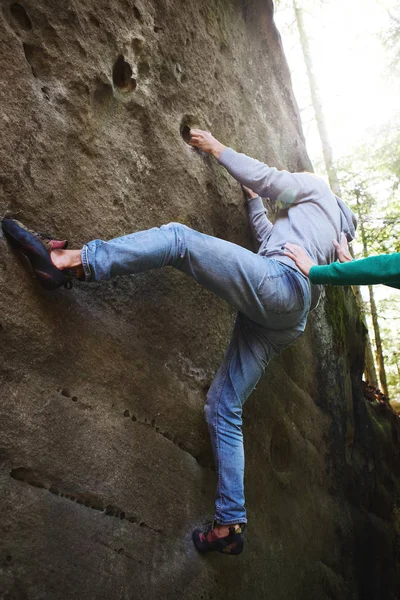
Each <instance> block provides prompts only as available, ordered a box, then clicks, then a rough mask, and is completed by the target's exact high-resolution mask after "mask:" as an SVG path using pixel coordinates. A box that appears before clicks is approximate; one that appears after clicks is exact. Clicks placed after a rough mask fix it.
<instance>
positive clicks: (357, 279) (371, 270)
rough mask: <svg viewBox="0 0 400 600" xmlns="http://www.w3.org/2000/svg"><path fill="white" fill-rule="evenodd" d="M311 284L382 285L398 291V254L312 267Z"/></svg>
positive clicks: (399, 283) (399, 275)
mask: <svg viewBox="0 0 400 600" xmlns="http://www.w3.org/2000/svg"><path fill="white" fill-rule="evenodd" d="M309 277H310V280H311V281H312V283H330V284H331V285H373V284H376V283H383V284H384V285H389V286H390V287H394V288H399V289H400V253H397V254H380V255H379V256H369V257H368V258H361V259H360V260H353V261H352V262H346V263H337V262H335V263H331V264H330V265H326V266H325V265H323V266H317V265H315V266H313V267H311V269H310V274H309Z"/></svg>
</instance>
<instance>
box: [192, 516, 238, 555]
mask: <svg viewBox="0 0 400 600" xmlns="http://www.w3.org/2000/svg"><path fill="white" fill-rule="evenodd" d="M245 528H246V525H245V524H244V523H240V524H239V526H237V525H236V527H235V526H234V525H232V526H231V527H229V534H228V535H227V536H225V537H218V536H217V533H216V529H215V528H213V524H210V526H209V527H208V529H206V530H204V531H203V530H202V529H195V530H194V531H193V535H192V539H193V543H194V545H195V546H196V548H197V550H198V551H199V552H201V553H202V554H204V553H206V552H213V551H216V552H222V553H223V554H231V555H233V554H240V553H241V552H242V550H243V545H244V542H243V535H242V534H243V531H244V530H245Z"/></svg>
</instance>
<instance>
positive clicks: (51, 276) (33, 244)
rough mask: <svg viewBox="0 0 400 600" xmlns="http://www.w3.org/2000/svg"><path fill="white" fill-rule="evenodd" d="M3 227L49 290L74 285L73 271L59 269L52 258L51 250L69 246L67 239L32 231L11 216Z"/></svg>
mask: <svg viewBox="0 0 400 600" xmlns="http://www.w3.org/2000/svg"><path fill="white" fill-rule="evenodd" d="M2 228H3V232H4V235H5V237H6V238H7V240H8V242H9V244H10V246H12V247H13V248H14V249H15V250H18V251H19V252H21V254H22V255H23V256H24V257H25V259H27V261H28V262H29V265H30V267H31V269H32V271H33V274H34V277H35V278H36V279H37V280H38V282H39V283H40V285H41V286H42V287H44V288H45V289H47V290H55V289H56V288H58V287H60V286H61V285H63V286H64V287H66V288H68V289H70V288H71V287H72V281H71V279H72V274H71V272H69V271H62V270H60V269H57V267H56V266H55V265H54V264H53V263H52V260H51V258H50V252H51V250H58V249H65V248H66V247H67V245H68V242H67V240H54V239H53V238H52V237H51V236H49V235H47V234H44V233H37V232H36V231H32V230H30V229H28V228H27V227H25V225H23V224H22V223H20V222H19V221H17V220H16V219H11V218H9V217H6V218H5V219H3V222H2Z"/></svg>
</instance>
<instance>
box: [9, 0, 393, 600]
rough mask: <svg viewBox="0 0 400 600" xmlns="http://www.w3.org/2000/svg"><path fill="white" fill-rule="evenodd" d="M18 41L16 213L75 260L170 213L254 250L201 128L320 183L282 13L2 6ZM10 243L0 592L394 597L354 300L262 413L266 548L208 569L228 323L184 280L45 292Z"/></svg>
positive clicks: (380, 457) (37, 2)
mask: <svg viewBox="0 0 400 600" xmlns="http://www.w3.org/2000/svg"><path fill="white" fill-rule="evenodd" d="M0 42H1V47H0V63H1V73H2V77H1V82H0V86H1V88H0V97H1V113H0V119H1V127H0V132H1V145H0V152H1V162H0V164H1V174H0V185H1V196H0V211H1V214H2V215H4V214H7V213H8V214H12V215H15V216H17V217H18V218H20V219H21V220H22V221H24V222H26V223H27V224H31V225H32V226H34V227H35V228H37V229H40V230H44V231H50V232H54V234H56V235H58V236H68V238H69V239H70V243H71V246H72V247H74V246H80V245H81V244H82V243H83V242H85V241H87V240H89V239H92V238H95V237H100V238H106V239H107V238H110V237H113V236H115V235H120V234H123V233H128V232H131V231H134V230H137V229H142V228H148V227H151V226H158V225H160V224H162V223H167V222H169V221H180V222H182V223H185V224H187V225H189V226H192V227H195V228H198V229H200V230H202V231H205V232H207V233H210V234H213V235H217V236H220V237H224V238H226V239H229V240H231V241H234V242H238V243H241V244H243V245H245V246H247V247H251V240H250V237H249V231H248V226H247V222H246V215H245V212H244V209H243V200H242V196H241V193H240V191H239V189H238V186H237V185H236V184H235V182H233V181H232V180H231V179H230V178H229V176H228V175H227V174H226V173H225V172H224V171H223V170H222V169H221V168H219V167H218V165H216V164H215V163H214V162H212V161H211V160H209V159H208V158H206V159H204V158H202V157H201V156H199V155H198V154H197V153H196V152H194V151H193V150H191V149H190V148H189V147H188V146H187V145H186V144H185V143H184V141H183V139H182V137H181V135H180V131H181V129H182V127H183V126H184V125H186V124H189V125H199V126H201V127H206V128H210V129H211V130H212V131H213V132H214V133H215V134H216V135H217V137H220V138H221V140H223V141H224V142H225V143H227V144H229V145H232V146H233V147H235V148H236V149H238V150H243V151H245V152H247V153H248V154H250V155H253V156H257V157H259V158H261V159H263V160H266V161H268V162H269V163H271V164H273V165H275V166H277V167H281V168H283V167H285V168H288V169H290V170H303V169H307V168H309V167H310V165H309V162H308V158H307V155H306V151H305V147H304V141H303V137H302V133H301V129H300V125H299V119H298V114H297V109H296V106H295V102H294V99H293V96H292V91H291V84H290V78H289V75H288V71H287V66H286V64H285V60H284V57H283V54H282V49H281V45H280V40H279V35H278V33H277V32H276V30H275V27H274V25H273V21H272V5H271V3H270V2H266V1H264V0H263V1H261V0H258V1H257V0H255V1H252V2H240V1H239V0H236V1H233V2H231V1H228V0H202V1H201V2H199V1H196V0H187V1H185V2H183V0H153V1H151V2H144V1H143V2H136V3H134V2H133V0H107V1H106V0H97V1H96V2H94V1H93V0H85V1H82V2H76V1H72V0H68V1H65V2H61V0H57V1H54V0H23V1H22V2H21V3H15V2H14V3H13V2H10V1H9V0H4V1H3V2H2V4H1V16H0ZM0 251H1V254H0V267H1V270H0V278H1V284H0V306H1V325H0V340H1V349H2V352H1V367H0V376H1V396H2V400H1V403H0V431H1V437H0V488H1V495H0V506H1V520H0V597H1V598H5V599H6V598H7V599H11V598H13V599H29V600H30V599H32V600H38V599H44V598H46V599H47V598H51V599H52V600H58V599H60V600H63V599H66V598H77V599H79V600H81V599H82V600H83V599H85V600H86V599H87V600H91V599H102V598H107V599H110V600H114V599H115V600H116V599H126V600H128V599H131V598H149V599H156V598H157V599H159V598H162V599H165V600H169V599H171V600H172V599H177V598H181V599H188V598H190V599H193V600H206V599H216V598H222V597H224V598H225V597H227V598H231V599H232V600H239V599H243V598H246V599H251V600H253V599H264V598H269V599H271V600H287V599H288V598H293V599H296V600H303V599H304V600H314V599H315V600H321V599H325V598H327V599H328V598H329V599H331V600H333V599H335V600H343V599H344V598H352V599H353V598H360V600H367V599H369V598H371V599H372V598H374V599H378V598H379V599H380V600H385V599H389V598H391V599H394V598H395V597H396V596H395V592H396V590H397V589H398V587H397V582H396V573H397V572H396V566H395V559H396V556H395V554H396V552H395V550H396V543H397V549H398V536H397V537H396V530H395V527H394V525H396V523H394V520H393V517H394V516H395V515H396V514H397V513H393V509H394V505H395V501H396V495H397V493H398V479H396V477H398V472H399V459H398V454H396V451H395V450H396V448H397V451H398V447H399V446H398V438H397V437H396V436H398V429H397V425H396V423H395V422H394V421H393V419H392V415H391V414H389V413H388V414H386V413H385V412H382V409H381V408H379V410H378V408H377V407H376V406H373V405H371V406H370V405H367V404H366V403H365V402H364V400H363V399H362V395H361V392H360V385H359V377H360V373H361V370H362V368H361V357H362V355H363V335H362V331H361V328H360V325H359V321H358V316H357V313H356V311H355V308H354V303H353V300H352V297H351V294H350V292H346V293H343V292H342V291H335V292H334V293H330V294H329V296H328V300H327V301H326V302H324V303H323V304H322V305H321V307H320V308H319V309H318V311H317V312H316V313H315V314H314V315H313V316H312V318H311V319H310V324H309V327H308V330H307V334H306V336H305V337H304V338H303V339H302V340H301V341H299V342H298V343H297V344H296V345H295V346H294V347H293V348H291V349H289V350H288V351H287V352H286V353H285V354H284V355H283V356H282V357H281V359H280V360H279V361H274V362H273V364H272V365H271V368H270V370H269V372H268V374H267V375H266V377H265V378H264V379H263V380H262V382H261V383H260V384H259V386H258V388H257V390H256V392H255V393H254V394H253V396H252V398H251V399H250V401H249V403H248V404H247V405H246V408H245V415H244V431H245V443H246V457H247V470H246V479H247V502H248V511H249V518H250V522H249V527H248V534H247V542H246V551H245V553H244V554H243V555H241V556H240V557H237V558H229V557H225V556H221V555H218V556H210V557H207V558H203V557H200V556H199V555H198V554H197V553H196V552H195V550H194V549H193V547H192V543H191V539H190V538H191V531H192V529H193V527H194V526H195V525H198V524H199V523H202V522H204V521H205V520H207V519H209V518H210V516H211V515H212V509H213V494H214V487H215V473H214V471H213V470H212V468H211V467H212V459H211V452H210V447H209V441H208V436H207V432H206V427H205V424H204V421H203V404H204V398H205V391H206V389H207V387H208V386H209V385H210V382H211V380H212V377H213V374H214V373H215V371H216V369H217V368H218V364H219V361H220V360H221V358H222V354H223V351H224V348H225V346H226V344H227V341H228V339H229V334H230V329H231V326H232V322H233V313H232V311H231V309H230V308H229V307H228V306H227V305H225V304H224V303H223V302H222V301H220V300H219V299H217V298H215V297H213V296H212V295H210V294H209V293H208V292H205V291H203V290H202V289H200V288H199V287H197V286H196V285H195V284H194V283H193V282H192V281H190V280H189V279H187V278H185V277H184V276H183V275H181V274H180V273H176V272H173V271H171V270H168V269H167V270H165V271H163V272H157V273H156V272H154V273H150V274H148V275H141V276H137V277H135V278H123V279H117V280H114V281H112V282H109V283H106V284H103V285H97V284H90V285H85V284H77V285H76V286H75V287H74V290H73V291H72V292H67V291H65V290H61V291H57V292H55V293H51V294H50V293H46V292H44V291H42V290H41V289H38V287H37V286H36V285H35V282H34V281H33V280H31V278H30V276H29V274H27V273H26V272H25V270H24V268H23V266H22V265H21V264H20V263H19V262H18V261H17V259H16V257H15V256H14V255H13V254H12V252H11V251H10V250H9V249H8V247H7V245H6V243H5V241H4V239H2V240H1V241H0ZM343 303H344V304H343ZM399 523H400V522H398V523H397V525H398V526H399V527H400V525H399ZM397 532H398V533H400V529H399V528H398V529H397Z"/></svg>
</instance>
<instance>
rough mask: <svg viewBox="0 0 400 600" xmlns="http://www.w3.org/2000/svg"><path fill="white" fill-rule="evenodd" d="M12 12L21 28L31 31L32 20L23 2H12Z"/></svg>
mask: <svg viewBox="0 0 400 600" xmlns="http://www.w3.org/2000/svg"><path fill="white" fill-rule="evenodd" d="M10 13H11V16H12V18H13V19H14V21H15V22H16V23H17V24H18V25H19V26H20V28H21V29H23V30H24V31H30V30H31V29H32V22H31V20H30V18H29V17H28V15H27V12H26V10H25V8H24V7H23V6H22V4H19V3H18V2H14V4H11V6H10Z"/></svg>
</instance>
